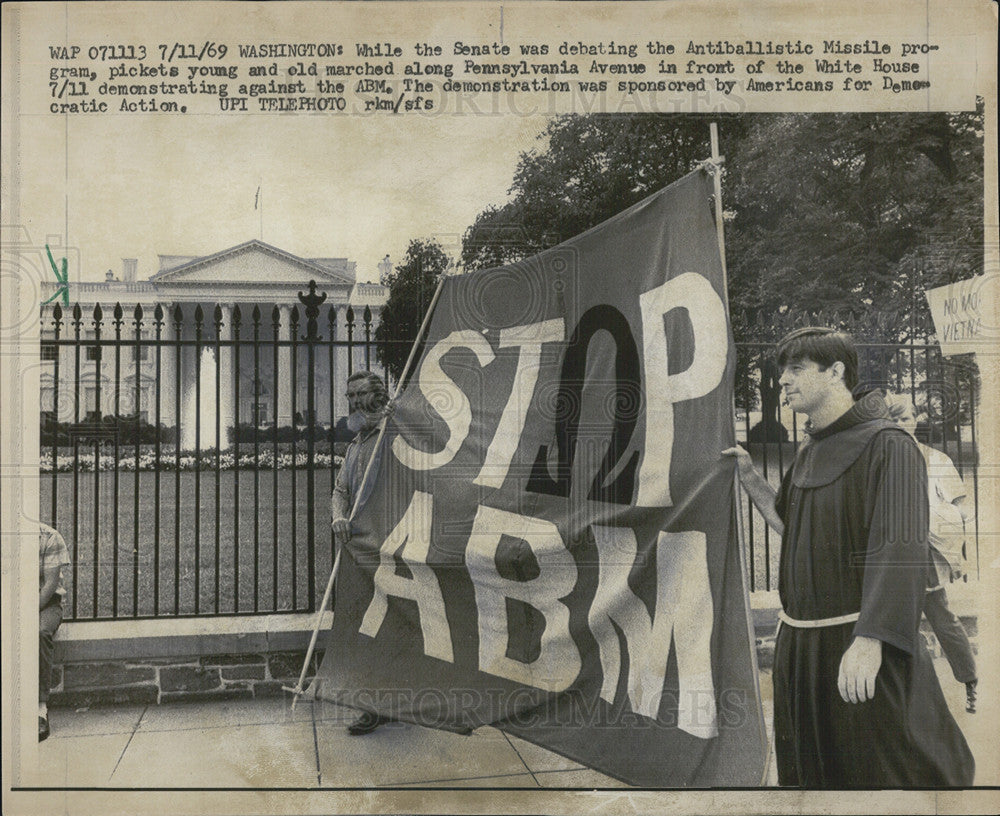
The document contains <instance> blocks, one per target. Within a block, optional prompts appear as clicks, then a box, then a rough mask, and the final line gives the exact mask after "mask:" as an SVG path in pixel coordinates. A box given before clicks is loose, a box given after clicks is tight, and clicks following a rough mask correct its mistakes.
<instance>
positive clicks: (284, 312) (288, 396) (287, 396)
mask: <svg viewBox="0 0 1000 816" xmlns="http://www.w3.org/2000/svg"><path fill="white" fill-rule="evenodd" d="M278 310H279V311H280V313H281V328H280V330H279V338H278V339H279V340H282V341H286V342H287V341H288V340H289V339H290V338H291V336H292V335H291V333H290V330H289V328H288V326H289V323H290V322H291V315H292V307H291V306H282V305H279V306H278ZM277 381H278V416H277V417H275V425H276V426H277V427H279V428H280V427H282V426H284V425H291V424H292V350H291V349H290V348H289V347H288V346H287V345H284V346H279V348H278V372H277Z"/></svg>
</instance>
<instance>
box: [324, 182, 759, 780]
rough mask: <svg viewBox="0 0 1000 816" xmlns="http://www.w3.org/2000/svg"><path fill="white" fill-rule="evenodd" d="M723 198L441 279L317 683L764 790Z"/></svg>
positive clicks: (340, 586) (437, 718) (341, 694)
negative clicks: (743, 564)
mask: <svg viewBox="0 0 1000 816" xmlns="http://www.w3.org/2000/svg"><path fill="white" fill-rule="evenodd" d="M711 195H712V183H711V179H710V178H709V177H708V175H707V174H706V173H704V172H702V171H697V172H695V173H692V174H691V175H689V176H686V177H685V178H683V179H681V180H680V181H678V182H676V183H675V184H673V185H671V186H670V187H667V188H665V189H664V190H662V191H660V192H658V193H656V194H655V195H653V196H650V197H649V198H647V199H645V200H644V201H642V202H640V203H639V204H636V205H635V206H633V207H632V208H630V209H629V210H626V211H625V212H622V213H620V214H619V215H617V216H615V217H614V218H612V219H610V220H609V221H606V222H605V223H603V224H600V225H599V226H597V227H594V228H593V229H591V230H589V231H587V232H586V233H584V234H582V235H580V236H577V237H576V238H573V239H572V240H569V241H567V242H565V243H563V244H560V245H558V246H556V247H553V248H552V249H550V250H547V251H545V252H543V253H541V254H540V255H537V256H536V257H534V258H531V259H529V260H526V261H524V262H521V263H517V264H514V265H511V266H507V267H502V268H498V269H491V270H487V271H483V272H477V273H470V274H466V275H461V276H456V277H451V278H448V279H447V280H446V281H445V284H444V288H443V290H442V292H441V296H440V299H439V301H438V304H437V306H436V308H435V310H434V314H433V315H432V318H431V322H430V327H429V331H428V337H427V342H426V344H425V346H424V350H423V354H422V357H421V359H420V361H419V363H418V364H417V365H416V366H415V368H414V372H413V376H412V377H411V378H410V381H409V382H408V383H407V385H406V388H405V390H404V391H403V392H402V394H401V395H400V397H399V399H398V401H397V405H396V409H395V413H394V414H393V417H392V419H391V420H390V421H389V424H388V428H387V430H386V434H385V437H384V439H383V441H382V446H381V449H380V456H379V460H378V467H377V472H376V473H374V474H373V477H374V481H373V486H372V490H371V494H370V496H369V497H368V498H367V501H366V502H365V504H364V506H363V508H361V509H360V510H359V512H358V514H357V516H356V518H355V520H354V533H353V538H352V540H351V542H350V544H349V545H348V547H347V548H346V550H345V553H344V558H343V564H342V567H341V573H340V575H339V576H338V580H337V590H336V603H335V614H334V625H333V630H332V632H331V633H330V635H329V639H328V641H327V651H326V656H325V659H324V661H323V664H322V666H321V667H320V670H319V673H318V675H317V679H316V682H315V684H314V686H313V690H314V691H315V693H316V694H317V696H319V697H320V698H322V699H327V700H331V701H334V702H341V703H347V704H350V705H353V706H357V707H361V708H366V709H369V710H373V711H377V712H379V713H382V714H386V715H389V716H392V717H395V718H397V719H401V720H405V721H409V722H414V723H418V724H420V725H425V726H431V727H437V728H445V729H449V730H455V731H467V730H469V729H472V728H475V727H476V726H479V725H484V724H491V725H494V726H497V727H499V728H502V729H504V730H506V731H508V732H510V733H513V734H517V735H518V736H521V737H523V738H524V739H527V740H530V741H532V742H535V743H538V744H539V745H543V746H545V747H547V748H550V749H551V750H553V751H556V752H558V753H560V754H563V755H565V756H567V757H570V758H572V759H575V760H577V761H579V762H581V763H584V764H586V765H588V766H590V767H593V768H596V769H598V770H600V771H602V772H604V773H607V774H609V775H611V776H614V777H616V778H619V779H622V780H624V781H626V782H629V783H632V784H634V785H642V786H684V785H697V786H747V785H756V784H759V783H760V781H761V777H762V773H763V769H764V762H765V758H766V740H765V734H764V727H763V718H762V715H761V711H760V700H759V695H758V693H757V690H756V682H755V664H754V656H753V639H752V636H751V628H750V626H749V624H748V614H749V613H748V609H747V604H746V591H745V588H744V583H743V576H742V572H741V568H740V559H739V551H738V545H737V536H736V529H735V514H734V489H733V465H732V462H731V461H728V460H726V461H724V457H720V455H719V452H720V451H721V450H723V449H724V448H726V447H729V446H731V445H733V444H734V436H733V417H732V379H733V378H732V368H733V364H734V354H733V343H732V338H731V336H730V332H729V326H728V321H727V317H726V306H725V291H724V281H723V273H722V266H721V263H720V258H719V249H718V243H717V237H716V230H715V224H714V222H713V219H712V212H711V198H710V197H711Z"/></svg>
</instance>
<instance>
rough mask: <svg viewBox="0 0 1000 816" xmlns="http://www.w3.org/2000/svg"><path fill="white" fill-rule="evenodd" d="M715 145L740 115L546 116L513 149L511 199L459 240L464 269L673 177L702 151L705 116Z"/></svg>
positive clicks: (557, 234)
mask: <svg viewBox="0 0 1000 816" xmlns="http://www.w3.org/2000/svg"><path fill="white" fill-rule="evenodd" d="M710 121H718V122H720V131H721V133H722V134H723V135H722V136H721V140H722V151H723V152H725V151H726V150H727V149H728V147H729V146H731V145H735V143H736V141H737V140H738V139H739V138H740V137H741V136H742V134H743V132H744V130H745V125H744V123H743V117H740V116H733V115H717V116H711V117H710V116H707V115H704V114H678V115H672V116H664V115H659V114H638V115H634V116H617V115H608V114H591V115H587V116H561V117H558V118H556V119H553V120H552V122H551V123H550V124H549V126H548V128H546V130H545V131H544V132H543V133H542V134H541V136H539V140H540V141H541V143H542V144H541V145H540V146H539V147H538V148H536V149H534V150H530V151H526V152H525V153H522V154H521V157H520V160H519V162H518V166H517V170H516V171H515V173H514V179H513V182H512V184H511V187H510V191H509V192H510V194H511V200H510V201H509V202H508V203H507V204H504V205H503V206H501V207H492V208H489V209H487V210H485V211H484V212H482V213H480V214H479V216H477V218H476V220H475V222H474V223H473V224H472V226H471V227H469V229H468V230H467V231H466V233H465V236H464V238H463V242H462V262H463V264H464V266H465V267H466V268H467V269H485V268H489V267H492V266H501V265H503V264H507V263H511V262H513V261H516V260H520V259H521V258H526V257H529V256H531V255H534V254H535V253H537V252H540V251H541V250H542V249H544V248H546V247H548V246H552V245H553V244H556V243H559V242H560V241H564V240H566V239H568V238H572V237H573V236H574V235H578V234H580V233H581V232H584V231H585V230H587V229H589V228H590V227H592V226H594V225H596V224H599V223H601V222H602V221H605V220H607V219H608V218H610V217H611V216H613V215H615V214H616V213H618V212H621V211H622V210H624V209H626V208H628V207H630V206H631V205H632V204H635V203H636V202H638V201H641V200H642V199H643V198H645V197H646V196H648V195H650V194H651V193H653V192H655V191H656V190H658V189H660V188H661V187H664V186H666V185H667V184H670V183H671V182H673V181H676V180H677V179H679V178H680V177H681V176H683V175H684V174H685V173H688V172H689V171H690V170H692V169H693V168H694V167H695V166H696V165H697V164H698V163H699V162H700V161H702V160H704V159H706V158H708V157H709V155H710V152H711V151H710V146H709V122H710Z"/></svg>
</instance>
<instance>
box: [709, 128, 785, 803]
mask: <svg viewBox="0 0 1000 816" xmlns="http://www.w3.org/2000/svg"><path fill="white" fill-rule="evenodd" d="M708 128H709V130H708V132H709V139H710V141H711V147H712V158H711V159H710V160H709V161H707V162H705V165H704V166H705V167H706V169H707V170H708V172H709V173H710V174H711V176H712V182H713V185H714V187H715V191H714V192H715V234H716V239H717V240H718V242H719V261H720V263H721V264H722V291H723V293H724V295H725V296H724V297H723V303H725V305H726V317H727V318H729V317H730V312H729V277H728V273H727V271H726V234H725V227H724V224H723V211H722V163H723V162H724V161H725V160H726V157H725V156H720V155H719V126H718V124H717V123H716V122H710V123H709V126H708ZM729 325H730V326H732V321H731V320H730V321H729ZM730 413H731V414H732V417H733V436H734V437H735V435H736V434H735V432H736V393H735V389H734V392H733V395H732V400H731V402H730ZM733 485H734V487H735V496H736V539H737V542H738V545H739V556H740V576H741V578H742V581H743V605H744V607H745V610H746V617H747V635H748V636H749V640H750V649H751V653H752V654H753V655H754V665H755V666H756V664H757V660H756V636H755V633H754V630H753V610H752V609H751V608H750V590H749V587H748V586H747V574H746V570H747V566H748V565H747V563H746V559H745V555H744V554H745V552H746V548H745V538H744V535H745V534H744V531H743V490H742V485H741V484H740V479H739V470H738V469H734V470H733ZM753 682H754V688H755V689H756V691H757V699H758V700H759V699H760V677H759V674H758V673H754V678H753ZM766 733H767V732H766V729H765V739H764V742H765V744H766V743H767V738H766ZM770 762H771V747H770V745H768V746H767V755H766V756H765V758H764V773H763V775H762V777H761V784H762V785H763V784H764V783H766V782H767V776H768V771H769V767H770Z"/></svg>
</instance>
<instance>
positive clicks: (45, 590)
mask: <svg viewBox="0 0 1000 816" xmlns="http://www.w3.org/2000/svg"><path fill="white" fill-rule="evenodd" d="M69 563H70V561H69V552H68V551H67V550H66V542H65V541H64V540H63V537H62V535H60V534H59V532H58V531H57V530H54V529H52V528H51V527H49V526H48V525H46V524H41V523H39V525H38V741H39V742H41V741H42V740H44V739H46V738H48V736H49V689H50V687H51V684H52V653H53V649H54V645H53V639H54V637H55V634H56V630H57V629H58V628H59V624H60V623H62V601H63V596H64V595H65V594H66V587H65V586H64V584H63V579H62V568H63V567H65V566H69Z"/></svg>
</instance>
